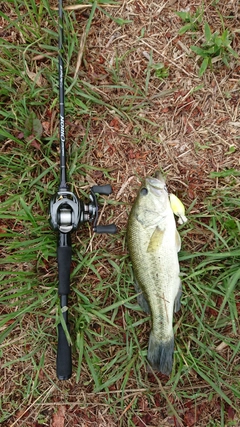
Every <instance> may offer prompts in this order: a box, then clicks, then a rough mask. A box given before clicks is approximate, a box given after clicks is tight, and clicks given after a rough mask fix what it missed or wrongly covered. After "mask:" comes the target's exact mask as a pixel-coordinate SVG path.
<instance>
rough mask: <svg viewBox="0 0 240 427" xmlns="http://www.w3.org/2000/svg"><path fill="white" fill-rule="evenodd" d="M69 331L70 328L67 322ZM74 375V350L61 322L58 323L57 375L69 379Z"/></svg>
mask: <svg viewBox="0 0 240 427" xmlns="http://www.w3.org/2000/svg"><path fill="white" fill-rule="evenodd" d="M67 328H68V331H69V330H70V328H69V324H67ZM71 375H72V351H71V346H70V345H69V344H68V341H67V338H66V335H65V332H64V329H63V327H62V325H61V323H60V324H59V325H58V348H57V377H58V379H59V380H68V379H69V378H70V377H71Z"/></svg>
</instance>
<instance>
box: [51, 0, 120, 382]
mask: <svg viewBox="0 0 240 427" xmlns="http://www.w3.org/2000/svg"><path fill="white" fill-rule="evenodd" d="M63 24H64V23H63V0H59V9H58V25H59V46H58V48H59V54H58V77H59V137H60V141H59V142H60V184H59V189H58V191H57V193H56V194H55V195H54V196H53V197H52V198H51V200H50V206H49V220H50V225H51V227H52V229H53V230H54V231H57V232H58V239H57V262H58V294H59V297H60V307H61V312H62V316H61V322H60V323H59V324H58V346H57V361H56V365H57V367H56V371H57V377H58V379H60V380H67V379H69V378H70V377H71V375H72V356H71V346H70V345H69V342H68V335H69V333H70V326H69V321H68V295H69V293H70V269H71V260H72V246H71V233H72V232H73V231H75V230H77V228H78V227H79V225H80V224H83V223H84V222H87V221H88V222H91V223H93V231H94V232H95V233H109V234H114V233H116V231H117V228H116V226H115V224H109V225H97V221H98V202H97V196H96V194H102V195H109V194H111V193H112V188H111V186H110V185H109V184H107V185H101V186H98V185H94V186H93V187H92V188H91V189H90V195H89V199H90V201H89V203H85V202H84V201H82V200H80V199H79V198H78V197H77V196H76V194H74V193H73V192H71V191H70V190H69V186H68V183H67V167H66V133H65V104H64V95H65V91H64V62H63Z"/></svg>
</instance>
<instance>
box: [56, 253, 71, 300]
mask: <svg viewBox="0 0 240 427" xmlns="http://www.w3.org/2000/svg"><path fill="white" fill-rule="evenodd" d="M57 259H58V293H59V295H68V294H69V293H70V270H71V260H72V248H71V246H60V247H58V248H57Z"/></svg>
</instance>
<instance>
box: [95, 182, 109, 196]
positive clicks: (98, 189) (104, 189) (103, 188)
mask: <svg viewBox="0 0 240 427" xmlns="http://www.w3.org/2000/svg"><path fill="white" fill-rule="evenodd" d="M91 190H92V191H93V193H98V194H103V195H105V196H109V194H112V187H111V185H110V184H106V185H93V186H92V188H91Z"/></svg>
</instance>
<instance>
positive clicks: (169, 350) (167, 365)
mask: <svg viewBox="0 0 240 427" xmlns="http://www.w3.org/2000/svg"><path fill="white" fill-rule="evenodd" d="M173 351H174V337H173V335H172V336H171V337H169V340H168V341H159V339H157V338H156V337H155V336H154V335H153V332H151V334H150V337H149V343H148V361H149V363H150V364H151V366H152V368H153V369H154V370H156V371H159V372H161V373H162V374H165V375H170V374H171V372H172V365H173Z"/></svg>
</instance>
